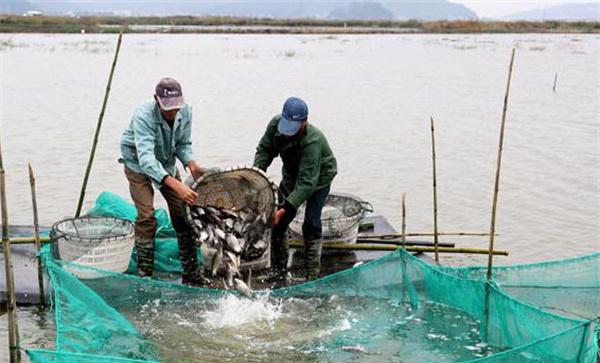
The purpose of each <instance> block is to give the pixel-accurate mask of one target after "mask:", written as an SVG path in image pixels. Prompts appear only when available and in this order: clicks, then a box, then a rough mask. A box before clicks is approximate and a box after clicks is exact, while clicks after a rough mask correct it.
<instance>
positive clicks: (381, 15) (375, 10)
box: [327, 2, 394, 20]
mask: <svg viewBox="0 0 600 363" xmlns="http://www.w3.org/2000/svg"><path fill="white" fill-rule="evenodd" d="M327 17H328V18H329V19H338V20H350V19H352V20H373V19H376V20H379V19H386V20H387V19H393V18H394V13H392V12H391V11H390V10H388V9H386V8H384V7H383V6H382V5H381V4H380V3H368V2H363V3H351V4H348V5H346V6H342V7H339V8H336V9H333V10H332V11H331V12H330V13H329V15H328V16H327Z"/></svg>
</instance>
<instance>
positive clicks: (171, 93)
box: [155, 78, 185, 111]
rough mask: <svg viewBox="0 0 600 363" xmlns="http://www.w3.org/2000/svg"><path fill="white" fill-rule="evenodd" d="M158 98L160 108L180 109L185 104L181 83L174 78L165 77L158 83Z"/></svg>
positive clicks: (167, 109) (166, 109)
mask: <svg viewBox="0 0 600 363" xmlns="http://www.w3.org/2000/svg"><path fill="white" fill-rule="evenodd" d="M155 92H156V98H157V99H158V103H159V104H160V108H162V109H163V110H165V111H170V110H175V109H180V108H183V106H185V101H184V100H183V92H181V85H180V84H179V82H177V81H176V80H174V79H173V78H163V79H161V80H160V81H159V82H158V84H157V85H156V89H155Z"/></svg>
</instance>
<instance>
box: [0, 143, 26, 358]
mask: <svg viewBox="0 0 600 363" xmlns="http://www.w3.org/2000/svg"><path fill="white" fill-rule="evenodd" d="M0 204H1V209H2V250H3V252H4V270H5V274H6V305H7V313H8V347H9V351H10V362H11V363H15V362H19V361H20V360H21V351H20V350H19V327H18V324H17V303H16V298H15V280H14V275H13V265H12V258H11V257H12V256H11V252H10V240H9V238H8V208H7V203H6V183H5V180H4V163H3V161H2V147H1V145H0Z"/></svg>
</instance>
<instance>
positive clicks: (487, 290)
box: [483, 48, 515, 340]
mask: <svg viewBox="0 0 600 363" xmlns="http://www.w3.org/2000/svg"><path fill="white" fill-rule="evenodd" d="M514 60H515V48H513V49H512V51H511V55H510V64H509V66H508V80H507V81H506V93H505V94H504V104H503V107H502V121H501V123H500V137H499V140H498V156H497V160H496V179H495V181H494V197H493V201H492V220H491V223H490V243H489V248H488V265H487V273H486V279H487V283H486V284H485V296H484V311H483V320H484V322H483V339H484V340H487V338H488V329H489V314H490V289H491V282H490V280H491V278H492V261H493V250H494V236H495V231H496V207H497V206H498V190H499V189H500V167H501V166H502V148H503V145H504V126H505V124H506V109H507V107H508V94H509V91H510V80H511V77H512V70H513V64H514Z"/></svg>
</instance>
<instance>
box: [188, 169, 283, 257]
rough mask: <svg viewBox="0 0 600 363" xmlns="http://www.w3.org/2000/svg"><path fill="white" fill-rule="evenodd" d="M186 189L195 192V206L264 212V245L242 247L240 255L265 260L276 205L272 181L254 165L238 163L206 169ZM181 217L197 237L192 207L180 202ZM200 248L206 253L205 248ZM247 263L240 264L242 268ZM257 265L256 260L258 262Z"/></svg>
mask: <svg viewBox="0 0 600 363" xmlns="http://www.w3.org/2000/svg"><path fill="white" fill-rule="evenodd" d="M190 188H191V189H192V190H194V191H195V192H196V193H198V197H197V198H196V201H195V202H194V205H195V206H199V207H202V208H204V207H206V206H212V207H216V208H219V209H229V210H233V211H239V210H242V209H244V208H250V209H251V210H252V211H253V212H254V213H255V214H256V215H261V214H265V215H266V220H267V222H266V223H267V226H268V228H266V229H265V232H264V236H263V241H264V242H265V248H264V249H260V250H257V249H255V248H254V247H252V246H249V248H248V249H245V250H244V254H243V255H242V257H243V258H244V260H246V261H247V262H252V261H256V260H261V259H263V260H265V261H264V263H263V264H268V263H269V261H268V260H269V258H268V257H269V250H270V245H271V228H270V226H271V220H272V218H273V213H274V212H275V208H277V205H278V204H277V185H276V184H275V183H274V182H272V181H271V180H270V179H269V177H268V176H267V174H265V172H264V171H262V170H261V169H259V168H256V167H245V166H241V167H240V166H238V167H234V168H226V169H222V170H213V171H211V170H209V171H207V172H206V173H204V174H203V175H202V176H200V177H199V178H198V179H196V180H195V181H194V182H193V183H191V185H190ZM184 211H185V218H186V221H187V223H188V225H190V226H191V228H192V229H193V230H194V232H195V233H196V235H197V236H199V235H200V233H201V232H202V229H201V228H199V227H198V226H197V225H196V224H195V223H194V218H193V216H192V208H191V207H190V206H189V205H187V204H185V205H184ZM203 251H205V252H207V250H206V249H203ZM247 265H248V264H246V263H243V264H242V266H241V267H242V269H246V267H249V266H247ZM258 265H260V263H259V264H258Z"/></svg>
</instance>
